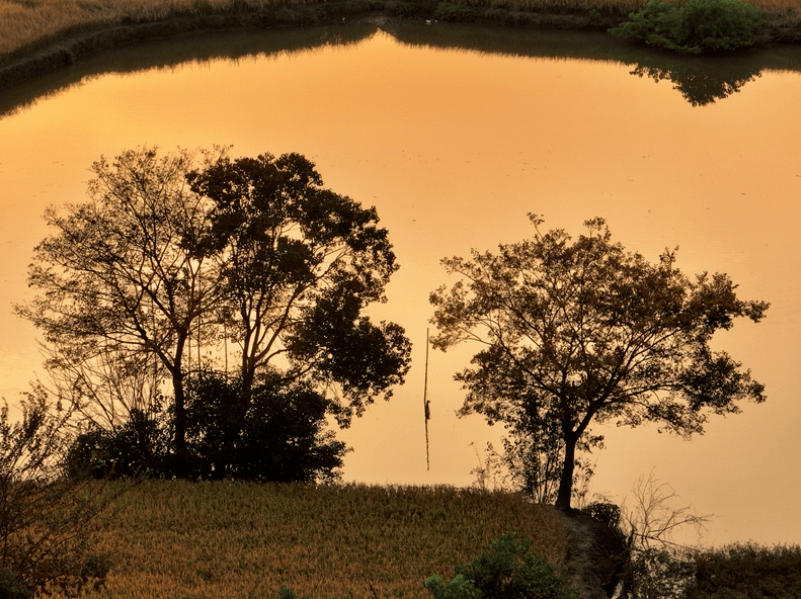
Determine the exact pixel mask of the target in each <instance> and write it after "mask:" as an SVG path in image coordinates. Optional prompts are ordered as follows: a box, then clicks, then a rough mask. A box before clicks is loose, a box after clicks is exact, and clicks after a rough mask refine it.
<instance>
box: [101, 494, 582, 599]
mask: <svg viewBox="0 0 801 599" xmlns="http://www.w3.org/2000/svg"><path fill="white" fill-rule="evenodd" d="M109 491H111V492H114V483H112V484H111V485H110V488H109ZM117 509H118V510H119V511H118V512H117V513H116V514H115V515H114V516H113V517H110V518H109V519H108V521H107V523H106V524H104V526H103V528H102V530H100V531H99V532H98V533H97V534H96V536H95V539H94V543H93V549H94V550H97V551H100V552H102V553H105V554H107V555H108V556H109V558H110V560H111V570H110V573H109V576H108V580H107V587H106V589H105V590H104V591H99V592H94V594H92V595H89V597H92V598H100V597H106V598H111V597H113V598H115V599H220V598H223V597H224V598H228V599H255V598H270V599H272V598H274V597H275V596H276V595H277V593H278V590H279V589H280V587H281V586H288V587H290V588H292V589H293V590H294V591H295V592H296V593H297V595H298V597H300V596H301V595H309V596H311V597H314V598H320V597H325V598H345V597H348V598H350V599H353V598H357V599H392V598H398V599H402V598H403V599H417V598H427V599H430V597H431V596H430V594H429V592H428V591H427V590H426V589H425V588H424V587H423V581H424V580H425V579H426V578H428V577H429V576H431V575H432V574H440V575H441V576H442V577H443V578H444V579H445V580H449V579H450V578H451V577H452V576H453V575H454V566H455V565H457V564H466V563H469V562H470V561H472V559H474V558H475V557H477V556H478V555H479V554H480V553H482V552H490V547H491V543H492V542H493V541H496V540H498V538H499V537H500V535H501V534H502V533H504V532H516V533H518V538H530V539H532V540H533V545H532V551H534V552H535V553H536V554H537V555H539V556H540V557H543V558H545V559H546V560H547V561H548V562H550V563H552V564H554V565H555V566H557V568H559V567H563V566H564V564H565V558H566V554H567V542H568V536H567V528H566V524H565V521H564V518H563V517H562V516H561V515H560V514H559V512H557V511H556V509H555V508H553V507H551V506H538V505H533V504H531V503H527V502H525V501H524V500H523V499H522V497H521V496H520V495H516V494H510V493H495V492H493V493H489V492H482V491H478V490H467V489H454V488H451V487H376V486H364V485H331V486H317V487H315V486H304V485H277V484H255V483H225V482H220V483H191V482H183V481H178V482H171V481H159V480H151V481H144V482H143V483H142V484H140V485H137V486H135V487H134V488H133V489H132V490H128V491H126V492H125V493H124V494H122V495H121V496H120V497H118V498H117V499H116V500H115V503H114V505H113V510H117Z"/></svg>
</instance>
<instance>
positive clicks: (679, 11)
mask: <svg viewBox="0 0 801 599" xmlns="http://www.w3.org/2000/svg"><path fill="white" fill-rule="evenodd" d="M764 31H765V20H764V16H763V14H762V11H761V10H759V9H758V8H755V7H754V6H751V5H750V4H748V3H746V2H742V1H741V0H688V1H687V2H686V3H684V4H679V3H677V2H672V1H664V0H651V1H650V2H649V3H648V4H647V5H646V6H645V8H643V9H642V10H640V11H638V12H633V13H630V14H629V20H628V21H626V22H624V23H621V24H620V25H618V26H617V27H614V28H612V29H610V30H609V32H610V33H612V34H613V35H615V36H617V37H620V38H623V39H626V40H629V41H632V42H636V43H645V44H648V45H649V46H654V47H657V48H664V49H666V50H673V51H677V52H684V53H689V54H701V53H720V52H731V51H733V50H738V49H741V48H748V47H751V46H754V45H757V44H760V43H762V42H764V41H765V39H766V38H765V33H764Z"/></svg>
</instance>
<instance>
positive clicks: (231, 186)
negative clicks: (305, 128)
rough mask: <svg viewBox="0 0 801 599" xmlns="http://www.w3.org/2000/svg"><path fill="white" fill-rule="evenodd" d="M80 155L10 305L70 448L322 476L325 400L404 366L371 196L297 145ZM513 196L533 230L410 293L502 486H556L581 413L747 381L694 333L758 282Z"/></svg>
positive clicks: (716, 400)
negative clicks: (558, 222)
mask: <svg viewBox="0 0 801 599" xmlns="http://www.w3.org/2000/svg"><path fill="white" fill-rule="evenodd" d="M92 172H93V174H94V178H93V180H92V181H91V182H90V184H89V187H88V200H87V201H85V202H83V203H80V204H69V205H66V206H64V207H61V208H50V209H48V211H47V212H46V215H45V217H46V220H47V223H48V224H49V225H50V226H51V228H53V229H54V230H55V233H54V234H52V235H50V236H48V237H47V238H45V239H44V240H43V241H42V242H41V243H40V244H39V245H38V246H37V247H36V249H35V254H34V259H33V263H32V265H31V266H30V270H29V284H30V286H31V287H32V288H34V289H35V290H36V292H37V295H36V296H35V298H34V299H33V300H32V301H30V302H29V303H27V304H23V305H18V306H17V307H16V311H17V313H18V314H20V315H21V316H23V317H24V318H26V319H28V320H30V321H31V322H33V323H34V324H35V325H36V326H37V327H38V328H39V330H40V331H41V332H42V334H43V338H44V346H45V348H46V351H47V363H46V365H47V369H48V371H49V372H50V374H51V379H50V380H51V381H52V385H53V386H54V387H55V389H54V390H53V391H51V392H54V393H55V394H56V395H57V396H58V398H59V399H60V400H62V401H67V402H69V403H70V405H73V406H75V407H76V409H77V410H78V411H79V412H80V413H81V414H82V415H83V417H84V419H86V420H88V421H90V422H92V423H94V424H93V427H92V428H90V429H88V430H84V431H83V433H82V435H81V436H80V437H79V442H78V443H77V444H76V445H75V446H73V455H74V456H77V457H78V458H80V459H77V463H84V464H85V463H92V460H93V457H92V456H93V455H94V456H95V457H96V456H97V452H98V448H100V447H101V446H102V445H103V443H106V446H105V447H106V449H107V450H108V448H109V443H111V441H113V442H118V443H122V445H123V446H125V447H127V448H128V449H129V450H130V447H131V446H136V443H133V444H131V443H128V444H127V445H126V444H125V439H126V437H125V435H129V436H132V437H133V438H136V439H145V440H146V441H147V442H145V443H141V444H140V445H139V449H140V450H141V451H143V452H148V451H150V452H154V451H155V452H156V454H158V455H159V456H161V457H162V458H164V459H165V460H166V461H167V462H166V463H163V464H160V465H159V468H160V469H161V470H163V471H169V472H170V473H172V474H174V475H176V476H196V475H197V476H203V477H210V478H214V477H234V478H237V477H240V478H255V479H262V480H266V479H269V480H293V479H294V480H297V479H306V480H316V479H320V478H325V477H330V476H333V475H334V469H335V468H337V467H339V466H341V464H342V462H341V457H342V455H343V454H344V452H345V451H346V448H345V446H344V444H342V443H339V442H337V441H335V439H334V438H333V433H330V432H329V433H325V432H323V431H324V418H325V416H326V415H331V416H333V417H335V418H336V420H337V422H338V423H339V425H340V426H342V427H345V426H348V425H349V424H350V422H351V421H352V418H353V417H354V416H360V415H361V414H363V412H364V410H365V408H366V407H367V406H368V405H369V404H371V403H372V402H374V401H375V399H376V398H378V397H381V396H383V397H384V398H386V399H389V397H390V396H391V394H392V388H393V387H394V386H396V385H400V384H402V383H403V381H404V378H405V376H406V374H407V372H408V370H409V368H410V352H411V344H410V342H409V340H408V339H407V338H406V336H405V332H404V330H403V328H402V327H401V326H399V325H398V324H396V323H391V322H380V323H374V322H373V321H372V320H371V319H370V318H369V317H368V316H366V315H365V309H366V308H367V306H368V305H369V304H371V303H374V302H384V301H386V296H385V287H386V284H387V283H388V281H389V279H390V277H391V276H392V274H393V273H394V272H395V271H396V270H397V269H398V264H397V263H396V260H395V254H394V252H393V251H392V245H391V243H390V241H389V235H388V231H387V230H386V229H384V228H381V227H379V226H378V222H379V219H378V214H377V211H376V209H375V208H369V209H368V208H363V207H362V206H360V205H359V204H358V203H357V202H355V201H354V200H352V199H350V198H347V197H344V196H341V195H338V194H336V193H334V192H333V191H331V190H329V189H327V188H325V187H324V186H323V181H322V177H321V176H320V174H319V173H318V172H317V171H316V170H315V167H314V165H313V164H312V163H311V162H310V161H308V160H307V159H306V158H304V157H303V156H300V155H298V154H286V155H283V156H280V157H274V156H272V155H270V154H263V155H260V156H258V157H256V158H247V157H241V158H232V157H231V156H230V150H229V149H228V148H215V149H214V150H212V151H198V152H189V151H185V150H178V151H177V152H174V153H172V154H167V155H160V154H159V152H158V151H157V150H156V149H153V148H139V149H135V150H129V151H126V152H123V153H122V154H120V155H119V156H118V157H117V158H116V159H115V160H113V161H112V162H108V161H107V160H105V159H101V160H99V161H98V162H96V163H94V164H93V166H92ZM529 218H530V220H531V223H532V226H533V227H534V234H533V236H532V237H531V238H530V239H527V240H524V241H521V242H519V243H514V244H508V245H501V246H499V248H498V252H497V253H491V252H483V253H482V252H478V251H475V250H474V251H473V254H472V256H471V257H470V258H469V259H464V258H458V257H454V258H448V259H444V260H443V261H442V264H443V266H444V267H445V270H446V272H447V273H448V274H449V275H453V276H455V277H457V280H456V281H455V282H454V283H452V284H451V285H450V286H446V285H443V286H442V287H440V288H439V289H438V290H436V291H434V292H433V293H432V294H431V296H430V301H431V303H432V305H433V307H434V314H433V317H432V318H431V322H432V323H433V324H434V325H436V327H437V329H438V331H439V332H438V334H437V335H436V336H435V337H434V340H433V344H434V347H436V348H439V349H441V350H448V349H450V348H451V347H453V346H455V345H457V344H460V343H463V342H468V343H473V344H475V345H477V346H478V347H479V351H478V352H477V353H476V354H475V356H474V357H473V359H472V361H471V364H470V366H469V367H467V368H466V369H464V370H463V371H462V372H459V373H457V374H456V379H457V380H458V381H459V382H461V384H462V387H463V389H464V390H465V392H466V395H465V400H464V405H463V406H462V408H461V410H460V411H459V415H460V416H466V415H468V414H473V413H476V414H480V415H482V416H483V417H484V418H485V419H486V420H487V422H489V423H490V424H494V423H501V424H502V425H503V426H504V427H505V428H506V429H507V431H508V432H509V435H510V437H511V441H509V440H507V443H506V446H505V450H506V453H507V457H508V458H509V459H508V460H507V463H508V464H510V465H515V464H516V466H514V468H516V471H515V472H514V474H515V476H516V477H517V481H518V483H519V485H520V486H521V487H522V488H524V489H526V490H528V491H530V492H532V493H535V492H536V491H537V490H538V489H539V490H542V489H543V488H545V487H547V488H548V489H551V491H549V492H547V493H544V494H542V493H540V494H539V495H538V497H540V498H541V499H542V500H546V501H550V502H553V503H555V504H556V505H557V506H559V507H561V508H566V509H567V508H570V507H571V498H572V497H573V495H574V479H575V475H576V468H577V467H578V468H579V469H581V468H582V467H583V466H585V465H586V464H585V462H582V460H581V457H580V456H581V455H582V454H586V452H588V451H591V450H592V449H594V448H598V447H601V446H602V442H603V437H602V436H601V435H597V434H595V433H593V431H592V424H593V423H606V422H615V423H617V424H618V425H621V426H632V427H634V426H638V425H640V424H643V423H645V422H655V423H658V424H659V426H660V427H661V429H665V430H669V431H671V432H674V433H677V434H680V435H685V436H689V435H692V434H694V433H697V434H700V433H703V431H704V423H705V422H706V420H707V418H708V416H709V415H710V414H727V413H736V412H738V411H739V407H738V403H739V402H740V401H742V400H753V401H756V402H761V401H764V399H765V397H764V388H763V386H762V385H761V384H759V383H758V382H756V381H754V380H753V379H752V378H751V376H750V371H748V370H747V369H744V368H743V367H742V364H740V363H739V362H737V361H735V360H734V359H733V358H731V357H730V356H729V355H728V354H726V353H725V352H722V351H713V350H712V348H711V347H710V342H711V340H712V337H713V335H714V334H715V332H716V331H719V330H722V329H723V330H725V329H729V328H730V327H731V326H732V325H733V322H734V320H735V319H737V318H740V317H746V318H749V319H751V320H753V321H755V322H758V321H759V320H760V319H761V318H762V317H763V316H764V314H765V311H766V310H767V308H768V304H767V303H765V302H761V301H746V300H741V299H739V298H738V297H737V294H736V285H735V284H734V283H733V282H732V281H731V280H730V279H729V277H728V276H727V275H725V274H712V275H710V274H708V273H702V274H700V275H696V276H694V277H688V276H686V275H685V274H683V273H682V272H681V271H680V270H679V269H678V268H677V267H676V259H677V253H676V251H675V250H673V251H670V250H666V251H665V252H664V253H663V254H662V255H661V257H660V259H659V261H658V262H657V263H656V264H652V263H650V262H649V261H648V260H646V259H645V258H644V257H643V256H642V255H640V254H638V253H634V252H630V251H628V250H626V249H625V248H624V247H623V246H622V245H620V244H619V243H615V242H613V241H612V238H611V233H610V231H609V229H608V227H607V225H606V223H605V221H604V220H603V219H601V218H594V219H592V220H589V221H587V222H586V223H585V226H586V228H587V232H586V233H585V234H582V235H580V236H579V237H578V238H577V239H575V240H573V239H572V238H571V237H570V236H569V235H568V234H567V233H566V232H565V231H564V230H563V229H555V230H551V231H547V232H541V231H540V226H541V225H542V224H543V220H542V218H541V217H539V216H536V215H529ZM229 356H234V357H235V358H236V364H235V365H234V366H230V365H229V364H228V360H229ZM232 359H233V358H232ZM160 407H163V408H164V410H163V419H162V420H161V421H157V420H156V419H154V418H153V414H156V413H159V408H160ZM109 430H113V431H116V433H115V436H112V437H111V441H109V439H110V437H109V436H108V434H107V433H108V431H109ZM122 433H124V434H122ZM121 434H122V436H121ZM112 444H113V443H112ZM159 447H160V448H161V449H160V450H159V451H156V449H157V448H159ZM112 453H113V452H112ZM117 453H118V454H119V453H120V452H117ZM129 453H130V452H129ZM154 455H155V454H154ZM288 456H291V457H288ZM128 457H129V458H131V459H132V463H131V464H129V466H128V467H129V470H133V469H135V465H136V460H135V459H133V457H134V456H131V455H129V456H128ZM290 465H291V467H290ZM107 466H108V464H99V463H97V460H95V462H94V463H93V467H94V468H95V469H96V471H97V472H98V473H99V474H101V475H105V474H107V473H108V471H107V470H106V468H107ZM123 466H124V464H122V463H117V464H115V467H117V468H123Z"/></svg>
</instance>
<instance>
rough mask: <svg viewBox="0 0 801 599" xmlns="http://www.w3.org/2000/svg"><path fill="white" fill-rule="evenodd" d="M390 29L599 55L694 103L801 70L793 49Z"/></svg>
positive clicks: (517, 51)
mask: <svg viewBox="0 0 801 599" xmlns="http://www.w3.org/2000/svg"><path fill="white" fill-rule="evenodd" d="M387 31H388V32H389V33H390V34H391V35H392V36H393V37H395V38H396V39H397V40H398V41H399V42H401V43H403V44H407V45H410V46H416V47H432V48H441V49H449V48H458V49H463V50H469V51H472V52H480V53H488V54H501V55H506V56H524V57H532V58H545V59H553V60H598V61H605V62H609V61H611V62H620V63H623V64H625V65H630V66H631V65H634V70H632V71H631V74H632V75H637V76H639V77H648V78H650V79H653V80H654V81H657V82H658V81H662V80H667V81H670V82H671V83H673V87H674V88H675V89H676V90H678V91H679V93H681V95H682V96H683V97H684V98H685V99H686V100H687V101H688V102H689V103H690V104H692V105H693V106H705V105H708V104H712V103H714V102H715V101H716V100H722V99H724V98H727V97H729V96H730V95H732V94H733V93H735V92H738V91H740V89H741V88H742V87H743V86H744V85H745V84H746V83H748V82H749V81H753V80H754V79H756V78H757V77H759V76H760V74H761V73H762V71H763V70H765V69H772V70H785V71H791V72H798V71H799V70H801V54H799V53H798V52H797V50H795V49H794V48H791V49H787V48H782V47H778V48H768V49H759V50H751V51H748V52H743V53H738V54H735V55H727V56H712V57H710V56H705V57H703V58H698V57H694V56H680V55H675V54H670V53H667V52H664V51H659V50H655V49H653V48H644V47H641V46H633V45H631V44H627V43H623V42H621V41H619V40H617V39H615V38H613V37H612V36H610V35H606V34H603V33H599V32H575V31H549V30H531V29H515V28H510V27H501V26H491V25H475V24H474V25H463V24H459V25H452V24H448V25H446V26H443V25H439V26H438V27H425V26H420V27H413V26H407V25H404V26H402V27H401V26H395V27H390V28H388V29H387Z"/></svg>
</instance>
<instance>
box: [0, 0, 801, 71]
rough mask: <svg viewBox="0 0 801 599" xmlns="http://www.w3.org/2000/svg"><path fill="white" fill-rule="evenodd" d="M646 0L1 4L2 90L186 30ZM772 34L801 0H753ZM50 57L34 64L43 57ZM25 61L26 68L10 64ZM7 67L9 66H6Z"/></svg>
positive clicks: (790, 29)
mask: <svg viewBox="0 0 801 599" xmlns="http://www.w3.org/2000/svg"><path fill="white" fill-rule="evenodd" d="M645 4H646V0H447V1H446V2H442V1H441V0H0V85H11V84H14V83H16V82H17V81H20V80H22V79H25V78H27V77H30V76H32V75H35V74H38V73H41V72H45V71H48V70H53V69H55V68H59V67H60V66H63V65H64V64H69V63H70V62H72V61H73V60H75V59H77V58H80V56H82V55H85V54H88V53H91V52H94V51H97V50H100V49H106V48H110V47H114V46H115V45H118V44H124V43H130V42H133V41H137V40H141V39H147V38H153V37H162V36H166V35H174V34H177V33H181V32H184V31H194V30H207V29H222V28H226V29H230V28H237V27H256V26H258V27H264V26H271V25H291V24H310V23H325V22H340V21H341V20H342V17H344V16H358V15H363V14H366V13H380V14H384V15H387V16H390V17H418V18H422V17H425V18H436V17H439V18H442V19H449V20H468V21H485V22H494V23H507V24H518V25H533V26H549V27H563V28H586V27H594V28H601V29H605V28H608V27H611V26H613V25H615V24H617V23H618V22H620V21H621V20H622V19H624V18H625V17H626V15H628V13H630V12H632V11H636V10H639V9H641V8H642V7H643V6H644V5H645ZM751 4H753V5H754V6H756V7H758V8H760V9H762V10H763V12H764V14H765V16H766V20H767V22H768V25H769V28H770V30H771V32H772V36H773V38H774V39H776V40H780V41H801V4H800V3H799V1H798V0H751ZM43 50H44V51H45V52H44V55H41V56H38V57H36V58H35V59H33V60H31V57H33V56H34V55H35V54H36V53H37V52H39V51H43ZM20 58H24V59H26V60H25V65H24V66H16V65H15V66H14V67H13V68H11V67H10V66H9V65H11V64H12V63H14V62H16V60H17V59H20ZM3 67H5V68H3Z"/></svg>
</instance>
